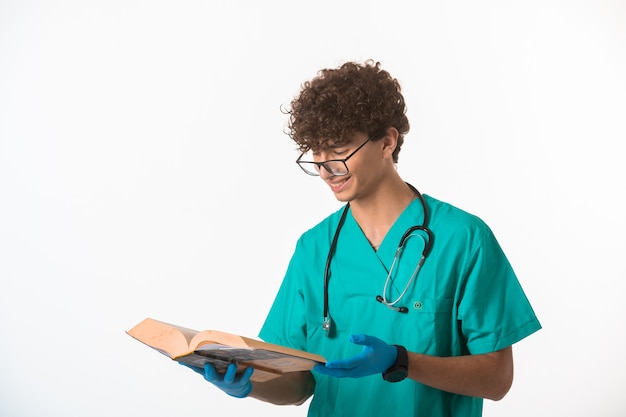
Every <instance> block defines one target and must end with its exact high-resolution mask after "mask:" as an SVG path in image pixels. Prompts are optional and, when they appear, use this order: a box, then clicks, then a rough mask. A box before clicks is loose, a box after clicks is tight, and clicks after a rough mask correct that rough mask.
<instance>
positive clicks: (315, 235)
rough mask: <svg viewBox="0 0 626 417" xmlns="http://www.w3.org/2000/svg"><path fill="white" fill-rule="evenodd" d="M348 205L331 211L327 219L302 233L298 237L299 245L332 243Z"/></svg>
mask: <svg viewBox="0 0 626 417" xmlns="http://www.w3.org/2000/svg"><path fill="white" fill-rule="evenodd" d="M345 209H346V206H345V205H344V206H342V207H341V208H340V209H338V210H337V211H335V212H333V213H331V214H330V215H329V216H327V217H326V218H325V219H323V220H322V221H320V222H319V223H317V224H316V225H315V226H313V227H311V228H310V229H308V230H306V231H305V232H304V233H302V234H301V235H300V238H299V239H298V246H299V247H302V246H304V247H310V246H312V245H315V246H318V245H320V244H321V245H323V246H326V245H330V241H331V239H332V237H333V235H334V233H335V230H337V226H338V225H339V222H340V221H341V217H342V215H343V213H344V210H345Z"/></svg>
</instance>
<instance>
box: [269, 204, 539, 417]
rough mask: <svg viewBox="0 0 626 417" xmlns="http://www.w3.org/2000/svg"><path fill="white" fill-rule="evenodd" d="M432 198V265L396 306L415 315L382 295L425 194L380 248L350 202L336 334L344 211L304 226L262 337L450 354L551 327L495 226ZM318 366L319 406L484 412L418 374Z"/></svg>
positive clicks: (408, 264) (353, 350) (325, 349)
mask: <svg viewBox="0 0 626 417" xmlns="http://www.w3.org/2000/svg"><path fill="white" fill-rule="evenodd" d="M424 198H425V200H426V204H427V207H428V209H429V212H430V221H429V225H428V227H429V228H430V229H431V230H432V232H433V235H434V241H433V247H432V251H431V252H430V254H429V256H428V258H427V259H426V261H425V263H424V264H423V267H422V269H421V271H420V272H419V274H418V275H417V277H416V279H415V280H414V282H413V283H412V284H411V285H410V286H409V288H408V290H407V292H406V294H405V295H404V297H402V299H401V300H400V301H399V302H398V304H397V306H404V307H407V308H408V310H409V311H408V313H399V312H396V311H393V310H391V309H389V308H388V307H386V306H385V305H383V304H382V303H379V302H377V301H376V296H377V295H382V291H383V287H384V285H385V280H386V279H387V275H388V272H389V270H390V268H391V264H392V262H393V259H394V255H395V253H396V249H397V247H398V243H399V241H400V238H401V236H402V235H403V234H404V232H405V231H406V230H407V229H408V228H410V227H411V226H414V225H421V224H422V222H423V216H424V213H423V208H422V205H421V204H420V201H419V199H416V200H414V201H413V202H412V203H411V204H410V205H409V206H408V207H407V208H406V209H405V210H404V212H403V213H402V214H401V215H400V217H399V218H398V219H397V220H396V222H395V223H394V225H393V226H392V227H391V229H390V230H389V232H388V233H387V235H386V236H385V239H384V241H383V242H382V244H381V245H380V247H379V249H378V251H374V249H372V247H371V246H370V244H369V242H368V240H367V238H366V237H365V235H364V234H363V232H362V231H361V229H360V227H359V225H358V224H357V222H356V221H355V219H354V218H353V217H352V214H351V212H348V214H347V217H346V220H345V223H344V225H343V227H342V229H341V232H340V234H339V238H338V241H337V248H336V251H335V255H334V257H333V260H332V263H331V266H330V280H329V287H328V292H329V315H330V316H331V318H332V324H333V329H334V330H333V331H332V332H331V337H327V336H326V333H325V331H324V330H323V329H322V321H323V305H324V304H323V302H324V294H323V293H324V291H323V287H324V266H325V263H326V258H327V255H328V250H329V248H330V244H331V240H332V238H333V235H334V233H335V230H336V228H337V224H338V222H339V218H340V216H341V212H342V210H343V209H341V210H338V211H337V212H335V213H333V214H332V215H330V216H329V217H327V218H326V219H325V220H323V221H322V222H320V223H319V224H318V225H316V226H315V227H313V228H312V229H310V230H308V231H307V232H305V233H304V234H303V235H302V236H301V237H300V239H299V240H298V242H297V245H296V249H295V252H294V254H293V257H292V259H291V261H290V263H289V267H288V269H287V272H286V275H285V278H284V280H283V282H282V284H281V287H280V290H279V291H278V294H277V296H276V299H275V300H274V303H273V305H272V307H271V309H270V312H269V314H268V316H267V319H266V321H265V324H264V325H263V327H262V329H261V331H260V333H259V336H260V337H261V338H262V339H264V340H266V341H268V342H270V343H278V344H281V345H285V346H290V347H294V348H297V349H301V350H305V351H309V352H314V353H317V354H320V355H322V356H324V357H325V358H326V359H327V360H331V359H344V358H347V357H351V356H353V355H356V354H358V353H359V352H360V351H361V349H362V347H361V346H357V345H354V344H351V343H350V342H349V341H348V338H349V336H350V335H351V334H356V333H363V334H368V335H372V336H376V337H378V338H379V339H382V340H384V341H385V342H387V343H389V344H398V345H403V346H405V347H406V348H407V350H409V351H413V352H419V353H424V354H427V355H434V356H441V357H447V356H459V355H468V354H481V353H488V352H494V351H497V350H500V349H503V348H505V347H508V346H511V345H512V344H514V343H516V342H518V341H519V340H521V339H523V338H524V337H526V336H528V335H530V334H531V333H533V332H535V331H537V330H539V329H540V328H541V325H540V323H539V321H538V320H537V317H536V316H535V313H534V311H533V309H532V307H531V305H530V303H529V302H528V299H527V297H526V295H525V294H524V291H523V289H522V287H521V286H520V283H519V281H518V279H517V277H516V276H515V273H514V272H513V269H512V268H511V265H510V264H509V262H508V260H507V258H506V256H505V255H504V253H503V251H502V249H501V248H500V245H499V244H498V242H497V241H496V238H495V237H494V235H493V234H492V232H491V230H490V229H489V227H488V226H487V225H486V224H485V223H484V222H483V221H482V220H481V219H479V218H478V217H476V216H474V215H471V214H469V213H467V212H464V211H462V210H460V209H458V208H456V207H454V206H452V205H450V204H447V203H444V202H441V201H439V200H436V199H434V198H432V197H430V196H428V195H424ZM425 239H427V237H426V236H425V235H424V234H423V233H422V232H417V233H416V234H415V235H413V236H412V237H411V238H409V239H408V241H407V242H406V244H405V245H404V249H403V250H402V252H401V253H400V255H399V258H398V260H397V262H396V265H395V266H394V269H393V274H392V276H391V281H390V284H389V286H388V291H387V294H386V297H387V300H395V299H396V298H397V297H398V296H399V295H400V294H401V293H402V291H404V289H405V287H406V286H407V283H408V281H409V279H410V277H411V274H412V273H413V271H414V269H415V267H416V265H417V263H418V261H419V259H420V257H421V254H422V250H423V248H424V245H425ZM313 375H314V376H315V379H316V386H315V392H314V396H313V399H312V400H311V404H310V407H309V414H308V415H309V416H315V417H317V416H319V417H322V416H323V417H331V416H351V417H353V416H359V417H366V416H376V417H379V416H382V415H392V416H405V417H410V416H416V417H417V416H437V417H446V416H450V417H452V416H453V417H465V416H472V417H474V416H480V415H482V399H480V398H474V397H467V396H463V395H456V394H451V393H447V392H444V391H440V390H437V389H434V388H431V387H428V386H425V385H423V384H420V383H418V382H416V381H413V380H410V379H405V380H404V381H401V382H398V383H390V382H386V381H384V380H383V379H382V377H381V375H372V376H368V377H364V378H356V379H354V378H334V377H329V376H325V375H320V374H317V373H315V372H314V373H313Z"/></svg>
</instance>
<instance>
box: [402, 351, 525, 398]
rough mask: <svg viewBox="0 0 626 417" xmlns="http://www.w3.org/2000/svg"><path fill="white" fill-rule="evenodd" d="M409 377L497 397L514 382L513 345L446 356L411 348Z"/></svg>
mask: <svg viewBox="0 0 626 417" xmlns="http://www.w3.org/2000/svg"><path fill="white" fill-rule="evenodd" d="M409 378H411V379H413V380H415V381H418V382H420V383H422V384H424V385H428V386H430V387H433V388H437V389H440V390H442V391H447V392H452V393H455V394H461V395H467V396H471V397H480V398H488V399H491V400H495V401H497V400H500V399H502V398H503V397H504V396H505V395H506V393H507V392H508V391H509V389H510V387H511V384H512V382H513V353H512V348H511V347H508V348H505V349H502V350H500V351H497V352H493V353H488V354H484V355H467V356H456V357H445V358H442V357H436V356H428V355H422V354H418V353H411V352H409Z"/></svg>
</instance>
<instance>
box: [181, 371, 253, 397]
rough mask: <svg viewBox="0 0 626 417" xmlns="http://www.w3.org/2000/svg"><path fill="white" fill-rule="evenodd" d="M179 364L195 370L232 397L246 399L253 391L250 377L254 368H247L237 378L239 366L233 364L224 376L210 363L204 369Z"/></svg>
mask: <svg viewBox="0 0 626 417" xmlns="http://www.w3.org/2000/svg"><path fill="white" fill-rule="evenodd" d="M179 363H180V364H181V365H184V366H186V367H187V368H190V369H193V370H194V371H196V372H197V373H199V374H200V375H202V376H203V377H204V379H206V380H207V381H209V382H210V383H211V384H213V385H215V386H216V387H218V388H219V389H221V390H222V391H224V392H225V393H226V394H228V395H230V396H231V397H236V398H244V397H247V396H248V394H250V391H251V390H252V383H251V382H250V377H251V376H252V372H253V371H254V368H246V370H245V371H244V372H243V374H241V375H240V376H237V365H236V364H234V363H231V364H230V365H228V368H227V369H226V372H225V373H224V375H223V376H222V375H220V374H219V373H218V372H217V371H216V370H215V367H213V365H211V364H210V363H205V364H204V368H200V367H197V366H192V365H189V364H186V363H182V362H179Z"/></svg>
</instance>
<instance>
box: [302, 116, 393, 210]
mask: <svg viewBox="0 0 626 417" xmlns="http://www.w3.org/2000/svg"><path fill="white" fill-rule="evenodd" d="M396 140H397V131H396V130H395V129H393V128H391V129H388V131H387V134H386V135H385V136H384V137H382V138H379V139H372V138H369V137H368V135H367V134H365V133H354V134H352V135H350V136H349V137H348V140H347V141H345V142H343V143H342V144H341V145H337V146H335V145H334V144H333V143H332V142H330V143H329V146H327V147H325V148H324V149H323V150H320V151H318V152H314V153H313V154H312V157H313V161H314V162H317V163H321V162H326V161H333V160H345V162H344V163H345V166H347V168H348V173H347V174H345V175H334V174H333V173H332V172H330V171H329V170H326V169H325V168H324V166H321V167H320V168H319V175H320V178H321V179H322V180H323V181H324V182H326V184H328V186H329V187H330V189H331V191H332V192H333V194H334V195H335V197H336V198H337V200H339V201H343V202H348V201H354V200H358V199H366V198H368V197H369V196H371V195H373V194H374V192H375V190H376V188H377V187H378V186H379V185H380V184H381V183H382V182H383V181H384V180H385V178H387V176H388V174H389V173H391V172H394V173H395V165H394V162H393V156H392V154H393V150H394V149H395V143H396ZM346 158H347V160H346ZM331 171H332V170H331Z"/></svg>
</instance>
